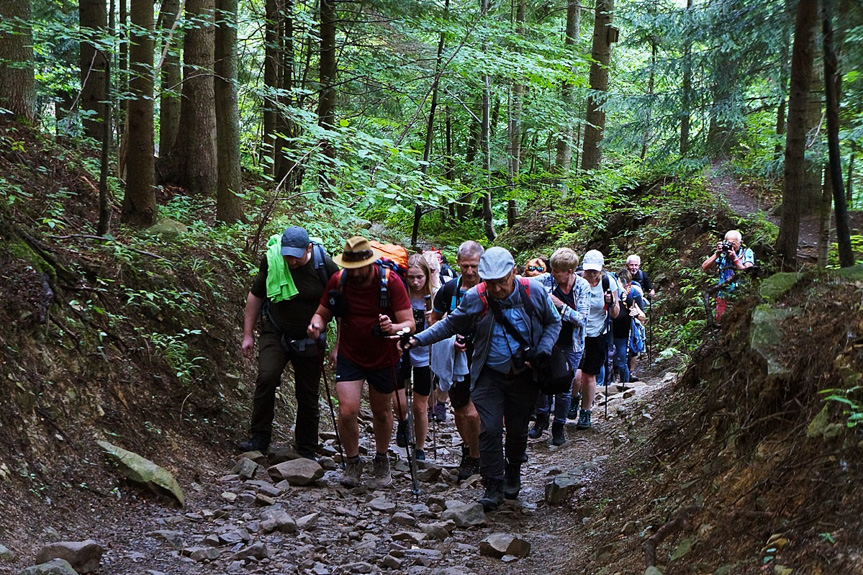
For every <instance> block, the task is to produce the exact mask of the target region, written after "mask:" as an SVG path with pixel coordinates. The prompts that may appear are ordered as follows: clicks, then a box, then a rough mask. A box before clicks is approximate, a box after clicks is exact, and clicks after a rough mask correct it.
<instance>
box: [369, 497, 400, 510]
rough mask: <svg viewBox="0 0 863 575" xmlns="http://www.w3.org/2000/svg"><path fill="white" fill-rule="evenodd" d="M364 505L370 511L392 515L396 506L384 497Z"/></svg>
mask: <svg viewBox="0 0 863 575" xmlns="http://www.w3.org/2000/svg"><path fill="white" fill-rule="evenodd" d="M366 505H367V506H368V508H369V509H371V510H372V511H379V512H381V513H393V512H395V510H396V504H395V503H393V502H392V501H390V500H388V499H387V498H386V497H376V498H374V499H372V500H371V501H369V502H368V503H367V504H366Z"/></svg>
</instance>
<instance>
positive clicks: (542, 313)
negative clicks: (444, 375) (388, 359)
mask: <svg viewBox="0 0 863 575" xmlns="http://www.w3.org/2000/svg"><path fill="white" fill-rule="evenodd" d="M478 271H479V276H480V277H481V278H482V279H483V281H482V282H481V283H480V284H479V285H477V286H476V287H474V288H471V289H470V290H468V292H467V293H466V294H465V295H464V298H463V299H462V300H461V303H460V304H459V306H458V307H457V308H456V309H455V311H453V312H452V313H450V314H449V315H448V316H446V317H445V318H444V319H443V320H441V321H439V322H438V323H436V324H434V325H433V326H431V327H430V328H429V329H427V330H425V331H424V332H422V333H419V334H417V335H415V336H413V337H411V338H409V339H408V340H407V343H405V344H403V348H406V349H410V348H411V347H414V346H417V345H430V344H432V343H434V342H436V341H440V340H443V339H445V338H448V337H452V336H453V335H455V334H458V333H473V345H474V351H473V358H472V361H471V367H470V371H471V374H470V375H471V382H472V387H471V398H472V399H473V403H474V405H475V406H476V410H477V412H478V413H479V417H480V421H481V426H480V434H479V451H480V475H481V476H482V479H483V483H484V484H485V493H484V494H483V496H482V498H481V499H480V500H479V502H480V503H481V504H482V506H483V508H484V509H485V510H486V511H489V510H492V509H496V508H497V507H499V506H500V505H501V504H502V503H503V501H504V499H505V498H506V499H517V498H518V494H519V491H520V490H521V465H522V463H524V462H525V461H526V460H527V458H526V456H525V450H526V448H527V427H528V423H529V421H530V412H531V410H532V409H533V406H534V403H535V402H536V398H537V394H538V393H539V388H538V386H537V384H536V382H535V381H534V369H536V370H538V371H541V370H542V369H544V368H545V367H546V366H548V364H549V363H550V359H551V351H552V346H553V345H554V342H555V341H556V340H557V336H558V334H559V333H560V315H559V314H558V313H557V310H556V309H555V307H554V305H553V304H552V303H551V299H550V298H549V295H548V292H546V290H545V288H544V287H543V285H542V284H541V283H539V282H538V281H536V280H530V279H527V278H517V277H516V273H515V261H514V260H513V258H512V255H511V254H510V253H509V252H508V251H507V250H505V249H504V248H500V247H493V248H490V249H488V250H487V251H486V252H485V253H484V254H483V255H482V257H481V258H480V262H479V269H478ZM522 342H523V343H522ZM504 427H506V445H505V446H504V442H503V432H504Z"/></svg>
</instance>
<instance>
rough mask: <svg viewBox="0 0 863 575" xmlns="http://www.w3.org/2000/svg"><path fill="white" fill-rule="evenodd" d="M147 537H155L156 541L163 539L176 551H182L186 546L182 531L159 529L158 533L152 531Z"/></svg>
mask: <svg viewBox="0 0 863 575" xmlns="http://www.w3.org/2000/svg"><path fill="white" fill-rule="evenodd" d="M147 537H153V538H154V539H161V540H162V541H164V542H165V543H167V544H168V545H170V546H171V547H173V548H175V549H182V548H183V547H185V546H186V543H185V536H184V535H183V532H182V531H170V530H168V529H159V530H157V531H150V532H149V533H147Z"/></svg>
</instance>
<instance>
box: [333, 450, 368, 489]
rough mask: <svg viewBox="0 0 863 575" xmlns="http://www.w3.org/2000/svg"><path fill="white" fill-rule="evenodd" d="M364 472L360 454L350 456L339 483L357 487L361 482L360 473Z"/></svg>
mask: <svg viewBox="0 0 863 575" xmlns="http://www.w3.org/2000/svg"><path fill="white" fill-rule="evenodd" d="M362 473H363V460H362V458H360V456H359V455H357V456H356V457H348V459H347V464H346V465H345V471H344V472H343V473H342V478H341V479H340V480H339V483H341V484H342V485H344V486H345V487H356V486H357V485H359V483H360V475H362Z"/></svg>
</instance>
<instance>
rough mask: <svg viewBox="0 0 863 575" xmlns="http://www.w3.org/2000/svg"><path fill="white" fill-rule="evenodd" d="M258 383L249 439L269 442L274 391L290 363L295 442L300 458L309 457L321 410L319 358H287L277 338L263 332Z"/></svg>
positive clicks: (260, 345) (276, 335)
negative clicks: (261, 439) (319, 398)
mask: <svg viewBox="0 0 863 575" xmlns="http://www.w3.org/2000/svg"><path fill="white" fill-rule="evenodd" d="M258 347H259V352H258V379H257V381H256V382H255V399H254V407H253V409H252V425H251V433H252V436H253V437H254V436H257V437H262V438H265V439H267V440H269V439H271V438H272V434H273V418H274V416H275V404H276V388H278V387H279V384H280V383H281V380H282V372H283V371H284V370H285V367H287V365H288V362H291V365H293V368H294V393H295V394H296V398H297V419H296V429H295V431H294V439H295V441H296V444H297V451H298V452H299V453H300V454H312V453H314V452H315V451H317V449H318V424H319V422H320V410H319V408H318V396H319V388H320V382H321V360H320V357H293V358H292V357H290V356H289V355H288V354H287V353H285V350H284V349H283V348H282V344H281V342H280V341H279V335H278V334H277V333H275V332H273V331H269V330H264V331H263V332H262V333H261V337H260V338H259V340H258Z"/></svg>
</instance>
